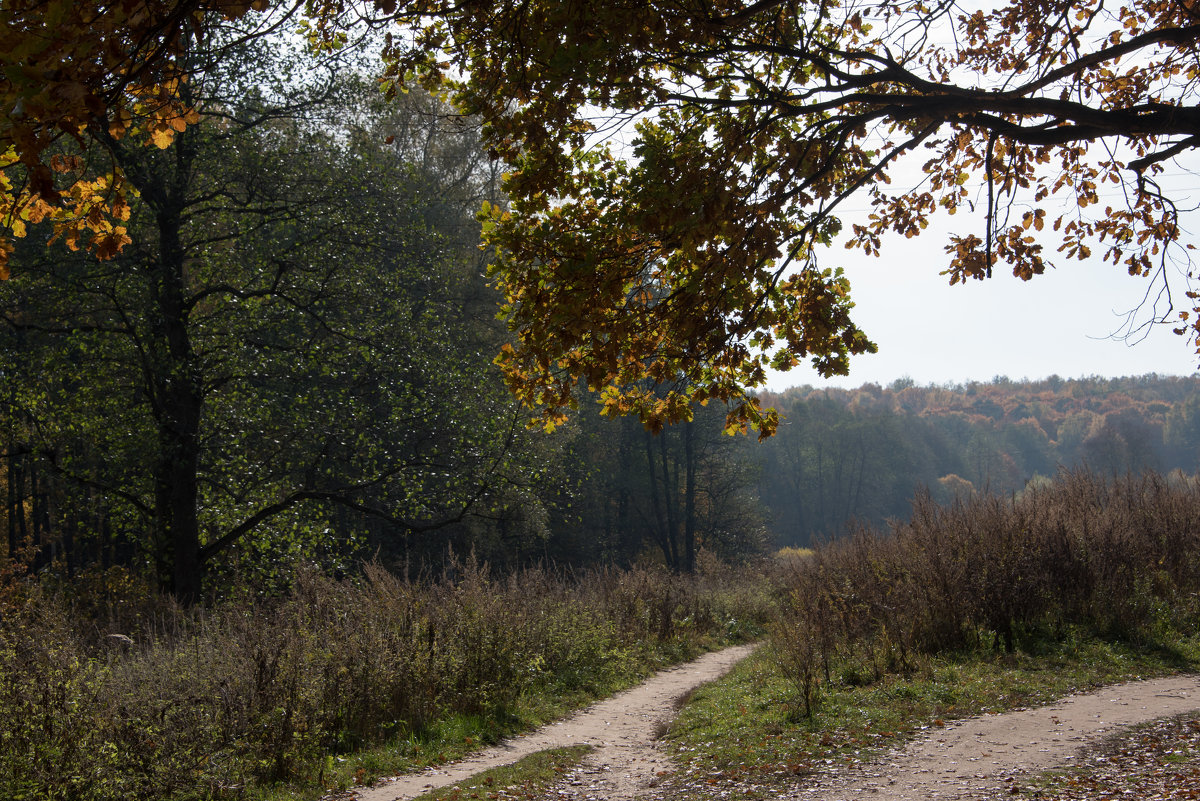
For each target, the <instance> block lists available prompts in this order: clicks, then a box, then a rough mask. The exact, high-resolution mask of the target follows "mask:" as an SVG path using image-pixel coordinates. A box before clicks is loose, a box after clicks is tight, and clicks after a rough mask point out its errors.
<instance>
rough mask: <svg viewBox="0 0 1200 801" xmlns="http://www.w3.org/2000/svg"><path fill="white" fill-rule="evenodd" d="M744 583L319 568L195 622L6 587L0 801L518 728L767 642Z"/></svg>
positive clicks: (216, 778) (302, 766) (157, 611)
mask: <svg viewBox="0 0 1200 801" xmlns="http://www.w3.org/2000/svg"><path fill="white" fill-rule="evenodd" d="M746 576H747V574H741V577H739V576H737V575H735V574H733V573H729V572H722V571H721V570H716V569H714V570H712V571H709V572H708V573H707V574H704V575H702V576H700V577H697V578H695V579H687V578H682V577H678V576H672V575H670V574H668V573H666V572H665V571H660V570H644V569H638V570H632V571H627V572H617V571H594V572H590V573H587V574H585V575H578V576H574V577H565V576H563V575H559V574H556V573H553V572H550V571H545V570H528V571H523V572H521V573H518V574H514V575H511V576H508V577H505V578H492V577H489V576H488V574H487V572H486V570H485V569H484V568H482V567H479V566H477V565H469V564H468V565H464V566H461V567H460V569H458V570H457V571H456V575H455V576H454V577H453V578H449V577H447V578H443V579H441V580H437V581H424V582H406V581H402V580H400V579H398V578H396V577H394V576H392V575H391V574H389V573H387V572H385V571H383V570H382V569H378V568H368V570H367V571H366V576H365V578H364V579H363V580H361V581H358V582H348V581H343V582H335V581H333V580H330V579H327V578H324V577H321V576H319V575H307V576H302V577H301V578H300V579H299V580H298V581H297V583H296V585H295V588H294V590H293V592H292V593H291V595H290V596H289V597H287V598H285V599H282V600H278V601H275V602H269V603H268V602H243V603H227V604H224V605H222V606H220V607H218V608H216V609H212V610H208V611H197V612H185V611H183V610H180V609H178V608H171V607H168V606H164V605H163V604H162V603H152V602H149V601H147V600H146V599H145V597H144V596H142V595H141V594H140V593H139V592H138V590H137V588H136V587H130V588H127V589H126V590H125V591H122V590H121V588H120V587H119V586H114V580H113V577H112V576H109V577H107V580H106V581H102V582H99V583H100V584H101V585H103V586H99V587H93V588H91V590H90V591H89V592H86V593H84V594H83V595H81V596H77V597H75V598H74V599H72V598H68V597H64V596H62V595H58V596H52V595H51V594H50V593H48V592H47V591H46V589H45V588H44V587H38V586H26V585H24V584H21V583H14V582H9V583H8V584H7V586H5V587H4V588H3V592H4V595H3V596H0V613H2V618H0V797H3V798H6V799H23V798H24V799H39V801H50V800H51V799H89V800H91V799H122V800H123V801H124V799H130V798H154V799H201V798H204V799H210V798H240V797H244V796H246V795H247V793H248V790H247V788H248V786H254V785H256V784H258V785H261V784H263V783H269V782H273V781H277V780H283V779H288V780H296V779H300V780H304V781H318V780H320V778H321V774H322V771H323V768H324V767H325V766H326V765H327V764H328V761H329V758H330V757H329V755H331V754H336V753H339V752H346V751H348V750H351V749H353V748H355V747H358V746H361V745H365V744H371V743H379V742H388V741H392V742H403V741H404V740H406V739H408V740H409V741H410V743H411V742H414V741H416V740H419V739H420V738H421V736H422V733H423V731H425V730H426V729H427V727H429V726H431V725H433V724H434V723H435V721H438V720H445V719H447V718H453V717H455V716H474V717H475V718H477V719H478V720H479V721H482V722H483V723H482V724H481V725H485V724H488V723H490V724H492V725H493V726H494V727H495V726H498V727H499V728H503V727H504V725H505V723H506V722H507V723H508V725H510V726H511V723H512V718H513V716H514V715H515V713H516V712H517V710H518V704H519V703H520V701H521V699H522V696H523V695H525V694H527V693H532V692H546V693H552V694H553V693H561V694H567V695H569V694H571V693H577V692H580V691H587V690H589V689H595V688H599V687H605V686H611V685H612V684H613V683H615V681H616V680H618V679H619V678H620V677H625V678H629V677H631V676H633V675H638V674H640V673H644V672H645V671H646V670H648V669H650V668H652V667H654V666H656V665H659V664H662V663H663V662H664V661H667V660H669V659H675V658H680V657H683V656H686V655H688V654H690V653H694V652H695V651H696V650H698V649H699V648H700V647H702V646H703V645H705V644H707V643H711V642H712V641H713V640H714V639H716V638H718V637H726V638H735V639H736V638H738V637H739V636H743V637H744V636H753V634H754V633H755V632H756V630H757V631H761V629H760V628H757V627H760V626H761V625H762V624H763V623H764V622H765V618H766V616H767V614H768V612H767V610H768V606H769V598H768V596H767V595H766V594H765V593H763V592H761V591H760V589H759V588H761V581H759V582H757V586H755V585H754V584H753V583H752V582H750V581H749V580H748V579H747V578H746ZM118 578H120V575H118ZM115 583H117V584H119V583H120V582H119V581H118V582H115ZM105 593H107V595H105ZM104 597H107V600H106V601H104V602H100V603H96V599H98V598H104ZM113 635H121V636H113ZM251 794H252V793H251Z"/></svg>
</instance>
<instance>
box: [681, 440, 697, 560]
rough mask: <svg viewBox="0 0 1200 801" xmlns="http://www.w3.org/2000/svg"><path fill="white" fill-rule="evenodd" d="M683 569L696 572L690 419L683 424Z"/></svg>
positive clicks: (693, 476) (694, 498) (694, 482)
mask: <svg viewBox="0 0 1200 801" xmlns="http://www.w3.org/2000/svg"><path fill="white" fill-rule="evenodd" d="M683 460H684V471H685V474H684V489H683V493H684V495H683V504H684V506H683V570H684V572H686V573H695V572H696V443H695V430H694V428H693V425H692V421H691V420H689V421H687V422H686V423H684V424H683Z"/></svg>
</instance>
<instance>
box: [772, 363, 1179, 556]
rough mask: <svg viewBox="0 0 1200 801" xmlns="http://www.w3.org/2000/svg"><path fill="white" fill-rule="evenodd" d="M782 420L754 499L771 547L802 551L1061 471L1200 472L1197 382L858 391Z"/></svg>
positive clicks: (818, 399) (802, 403)
mask: <svg viewBox="0 0 1200 801" xmlns="http://www.w3.org/2000/svg"><path fill="white" fill-rule="evenodd" d="M763 400H764V403H768V404H770V405H773V406H776V407H777V408H778V409H779V411H780V413H781V415H782V417H783V420H782V422H781V423H780V426H779V430H778V433H777V434H776V436H775V437H773V438H771V439H770V440H768V441H766V442H764V443H763V447H762V448H761V449H760V451H761V452H760V453H759V455H758V458H759V459H760V464H761V466H762V467H761V470H762V472H761V481H760V483H759V485H758V486H759V495H760V497H761V500H762V503H763V506H764V508H765V509H766V510H769V511H768V512H767V518H768V520H769V521H770V528H771V531H772V533H773V535H774V538H775V541H776V542H777V543H779V544H781V545H806V544H808V543H810V542H812V541H814V540H821V539H828V538H831V537H836V536H838V535H840V534H842V533H844V532H845V531H846V530H847V526H849V525H850V524H851V523H852V521H854V520H857V521H859V522H862V523H872V524H882V523H883V522H884V521H885V520H887V519H889V518H895V519H903V518H906V517H907V516H908V514H909V513H910V511H911V504H912V501H913V498H914V495H915V494H916V493H917V492H918V491H919V490H921V489H926V490H928V491H929V493H930V494H931V495H932V497H933V498H934V499H935V500H937V501H941V502H951V501H954V500H956V499H958V500H965V499H966V498H968V497H970V496H972V495H975V494H995V495H1008V494H1012V493H1016V492H1020V491H1022V490H1023V489H1025V487H1026V486H1027V485H1028V484H1029V483H1030V482H1034V483H1038V482H1044V481H1046V480H1047V479H1049V478H1051V477H1053V476H1054V475H1055V474H1056V473H1057V472H1058V471H1059V470H1060V469H1061V468H1072V467H1086V468H1088V469H1090V470H1091V471H1093V472H1095V473H1097V474H1099V475H1105V476H1122V475H1125V474H1127V473H1133V474H1138V473H1143V472H1146V471H1158V472H1162V473H1167V472H1171V471H1175V470H1179V471H1182V472H1184V473H1187V474H1192V473H1195V472H1196V470H1197V469H1198V468H1200V430H1198V429H1197V421H1198V419H1200V418H1198V415H1200V378H1197V377H1194V376H1193V377H1187V378H1185V377H1168V376H1156V375H1147V376H1139V377H1130V378H1084V379H1062V378H1058V377H1055V376H1052V377H1050V378H1046V379H1042V380H1039V381H1019V382H1018V381H1012V380H1010V379H1007V378H1003V377H998V378H996V379H994V380H992V381H990V382H972V383H969V384H965V385H954V386H918V385H917V384H916V383H915V382H913V381H910V380H902V381H897V382H895V383H893V384H892V385H891V386H889V387H886V388H884V387H880V386H878V385H875V384H868V385H865V386H862V387H859V388H858V389H853V390H846V389H829V388H827V389H815V388H813V387H797V388H793V389H790V390H787V391H786V392H783V393H781V394H779V395H768V396H765V397H764V399H763Z"/></svg>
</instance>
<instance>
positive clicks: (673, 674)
mask: <svg viewBox="0 0 1200 801" xmlns="http://www.w3.org/2000/svg"><path fill="white" fill-rule="evenodd" d="M753 650H754V646H752V645H739V646H735V647H733V648H726V649H724V650H722V651H714V652H712V653H709V654H705V655H704V656H702V657H700V658H699V659H697V660H695V661H694V662H689V663H688V664H686V665H680V666H678V667H674V668H670V669H669V670H664V671H662V672H660V673H657V674H655V675H654V676H653V677H652V678H650V679H649V680H648V681H646V682H644V683H643V684H640V685H638V686H637V687H634V688H633V689H630V690H626V691H625V692H623V693H620V694H618V695H614V696H613V697H612V698H609V699H607V700H605V701H601V702H600V703H597V704H594V705H592V706H590V707H588V708H587V709H584V710H581V711H580V712H577V713H575V714H574V715H572V716H571V717H569V718H566V719H565V720H562V721H559V722H557V723H552V724H550V725H549V726H544V727H543V728H541V729H538V730H537V731H535V732H533V733H532V734H528V735H525V736H524V737H518V738H516V739H513V740H510V741H508V742H504V743H501V744H500V745H498V746H495V747H493V748H488V749H486V750H484V751H481V752H479V753H478V754H475V755H474V756H472V757H470V758H468V759H465V760H462V761H460V762H454V763H451V764H449V765H443V766H441V767H439V768H436V769H432V770H429V771H426V772H425V773H419V774H413V775H408V776H399V777H397V778H395V779H391V780H387V781H385V782H384V783H382V784H379V785H376V786H374V787H371V788H369V789H366V790H362V791H360V792H359V793H358V795H357V798H358V801H401V799H409V798H413V797H415V796H418V795H420V794H422V793H426V792H428V791H429V790H431V789H434V788H437V787H444V786H445V785H447V784H453V783H454V782H458V781H462V780H463V779H468V778H470V777H471V776H474V775H475V774H476V773H479V772H481V771H485V770H488V769H489V768H495V767H499V766H501V765H507V764H510V763H512V762H516V761H517V760H519V759H521V758H522V757H525V756H528V755H529V754H533V753H536V752H538V751H544V750H546V749H548V748H559V747H562V746H567V745H580V744H589V745H594V746H596V750H595V751H594V752H593V753H592V754H591V755H589V757H588V759H587V760H586V762H585V764H584V765H582V766H581V767H580V769H579V771H577V773H579V774H580V775H587V776H590V777H591V778H589V779H587V780H584V779H573V781H578V782H579V785H576V786H579V787H581V788H583V786H584V785H585V784H586V785H587V789H588V790H593V791H595V792H596V793H597V794H598V796H597V797H600V798H605V799H619V798H632V797H633V796H634V795H635V794H636V792H637V790H638V789H639V788H641V787H644V786H645V785H646V784H648V783H649V782H650V781H652V780H653V778H654V776H655V775H656V774H657V773H658V772H659V771H665V770H668V769H669V766H670V762H669V760H668V759H667V757H666V756H665V755H664V754H662V753H660V752H659V751H658V750H656V749H655V748H654V739H655V734H656V729H657V727H658V725H659V724H660V723H662V722H665V721H668V720H670V719H671V718H672V717H673V716H674V714H675V703H676V701H677V700H678V699H679V698H681V697H683V696H684V695H685V694H687V693H688V692H689V691H690V690H692V689H694V688H695V687H698V686H699V685H701V684H704V683H705V682H708V681H712V680H713V679H716V678H719V677H720V676H722V675H724V674H725V672H726V671H728V670H729V669H730V668H731V667H733V665H734V664H735V663H737V662H738V661H740V660H741V659H743V658H745V657H746V656H748V655H749V654H750V652H751V651H753Z"/></svg>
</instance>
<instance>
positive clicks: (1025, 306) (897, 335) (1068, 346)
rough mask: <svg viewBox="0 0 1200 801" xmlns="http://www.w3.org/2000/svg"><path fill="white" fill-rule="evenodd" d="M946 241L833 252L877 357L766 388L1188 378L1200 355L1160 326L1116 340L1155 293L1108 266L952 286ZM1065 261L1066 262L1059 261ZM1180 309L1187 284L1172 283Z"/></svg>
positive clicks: (778, 380)
mask: <svg viewBox="0 0 1200 801" xmlns="http://www.w3.org/2000/svg"><path fill="white" fill-rule="evenodd" d="M945 242H946V240H945V238H944V237H940V236H938V235H937V234H936V233H933V231H932V230H930V231H926V232H925V233H924V234H922V235H921V236H920V237H917V238H915V239H912V240H906V239H903V238H896V239H893V240H891V241H890V243H889V242H888V241H886V240H885V246H884V248H883V252H884V254H885V255H884V256H883V257H880V258H878V259H875V258H864V257H863V256H862V255H861V254H860V253H858V252H856V251H855V252H852V251H841V252H839V251H837V250H833V251H830V252H829V253H828V254H827V255H826V258H825V260H824V261H825V263H826V264H827V265H830V266H834V265H838V264H840V266H843V267H844V268H845V269H846V273H847V275H848V276H849V278H850V281H851V297H852V298H853V299H854V301H855V303H856V307H855V309H854V312H855V314H854V317H855V319H856V321H857V323H858V325H859V327H860V328H862V329H863V330H864V331H865V332H866V333H867V336H869V337H870V338H871V339H872V341H874V342H875V344H877V345H878V346H879V352H878V353H875V354H867V355H864V356H858V357H855V358H853V359H852V360H851V362H850V375H849V376H838V377H835V378H832V379H823V378H821V377H820V376H819V375H817V374H816V372H815V371H813V370H811V369H809V368H807V366H805V367H803V368H797V369H794V370H792V371H790V372H788V373H775V374H773V375H772V377H771V380H770V382H769V383H768V389H771V390H775V391H778V390H782V389H785V388H787V387H791V386H796V385H800V384H811V385H813V386H816V387H821V386H839V387H857V386H861V385H862V384H864V383H867V382H875V383H878V384H882V385H884V386H886V385H887V384H889V383H891V382H892V381H895V380H896V379H897V378H903V377H909V378H912V379H913V380H914V381H915V382H916V383H918V384H922V385H924V384H945V383H959V382H965V381H970V380H976V381H988V380H991V379H992V378H993V377H995V376H998V375H1005V376H1008V377H1009V378H1011V379H1014V380H1019V379H1022V378H1030V379H1037V378H1044V377H1046V376H1049V375H1053V374H1057V375H1058V376H1060V377H1062V378H1077V377H1082V376H1092V375H1098V376H1125V375H1142V374H1145V373H1159V374H1162V375H1189V374H1191V373H1193V372H1194V371H1195V370H1196V366H1197V356H1196V354H1195V351H1194V348H1192V347H1191V346H1190V345H1189V344H1188V342H1187V340H1186V338H1185V337H1181V336H1176V335H1175V334H1173V333H1172V332H1171V330H1170V326H1156V327H1155V329H1154V330H1152V331H1151V332H1150V335H1149V336H1148V337H1146V338H1145V339H1144V340H1143V341H1141V342H1138V343H1136V344H1131V343H1126V342H1125V341H1122V340H1116V339H1112V338H1111V337H1110V336H1109V335H1110V334H1111V333H1112V332H1113V331H1114V330H1116V329H1118V328H1119V327H1120V326H1121V324H1122V323H1123V322H1124V314H1123V312H1125V311H1128V310H1129V309H1131V308H1133V307H1134V306H1135V305H1137V303H1138V302H1139V300H1140V299H1141V298H1142V296H1143V294H1144V293H1145V291H1146V288H1147V281H1146V279H1139V278H1131V277H1130V276H1128V275H1126V274H1125V272H1124V271H1123V270H1122V269H1121V268H1120V267H1114V266H1113V265H1111V264H1099V263H1095V264H1090V265H1088V264H1083V263H1079V262H1072V263H1066V262H1063V263H1061V264H1060V266H1059V267H1058V268H1057V269H1056V270H1054V271H1052V272H1051V271H1048V272H1047V273H1046V274H1045V275H1041V276H1037V277H1035V278H1034V279H1033V280H1032V281H1029V282H1023V281H1020V280H1018V279H1016V278H1014V277H1012V275H1011V274H1007V273H1005V274H997V275H996V276H995V277H993V278H992V279H991V280H989V281H972V282H969V283H967V284H966V285H962V284H959V285H956V286H949V285H948V283H947V280H946V278H945V277H944V276H940V275H938V271H939V270H940V269H943V268H944V267H945V265H946V264H947V262H948V257H947V256H946V255H945V254H944V253H943V252H942V246H943V245H944V244H945ZM1060 261H1061V260H1060ZM1175 290H1176V293H1177V295H1176V301H1177V306H1178V303H1179V301H1184V302H1186V299H1184V298H1183V297H1182V293H1183V289H1182V283H1180V284H1179V285H1178V286H1176V287H1175Z"/></svg>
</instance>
